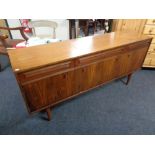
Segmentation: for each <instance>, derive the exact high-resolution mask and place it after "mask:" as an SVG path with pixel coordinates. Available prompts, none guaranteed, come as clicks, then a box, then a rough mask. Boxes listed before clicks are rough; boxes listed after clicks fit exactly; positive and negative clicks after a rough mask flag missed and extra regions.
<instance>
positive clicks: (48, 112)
mask: <svg viewBox="0 0 155 155" xmlns="http://www.w3.org/2000/svg"><path fill="white" fill-rule="evenodd" d="M46 112H47V117H48V121H50V120H51V109H50V108H47V109H46Z"/></svg>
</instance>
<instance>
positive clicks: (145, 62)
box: [143, 57, 151, 66]
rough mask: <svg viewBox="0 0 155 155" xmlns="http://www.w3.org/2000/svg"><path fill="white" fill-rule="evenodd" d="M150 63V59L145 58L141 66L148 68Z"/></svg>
mask: <svg viewBox="0 0 155 155" xmlns="http://www.w3.org/2000/svg"><path fill="white" fill-rule="evenodd" d="M150 62H151V58H148V57H146V58H145V60H144V63H143V65H147V66H149V65H150Z"/></svg>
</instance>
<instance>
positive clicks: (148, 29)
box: [143, 25, 155, 34]
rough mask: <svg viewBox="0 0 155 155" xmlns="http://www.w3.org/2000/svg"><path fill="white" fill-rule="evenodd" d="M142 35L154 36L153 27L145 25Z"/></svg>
mask: <svg viewBox="0 0 155 155" xmlns="http://www.w3.org/2000/svg"><path fill="white" fill-rule="evenodd" d="M143 33H144V34H155V26H152V25H145V28H144V32H143Z"/></svg>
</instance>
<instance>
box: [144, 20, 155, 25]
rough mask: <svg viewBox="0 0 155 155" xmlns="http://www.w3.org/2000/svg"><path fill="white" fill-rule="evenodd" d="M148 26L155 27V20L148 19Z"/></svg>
mask: <svg viewBox="0 0 155 155" xmlns="http://www.w3.org/2000/svg"><path fill="white" fill-rule="evenodd" d="M146 24H153V25H155V19H148V20H147V22H146Z"/></svg>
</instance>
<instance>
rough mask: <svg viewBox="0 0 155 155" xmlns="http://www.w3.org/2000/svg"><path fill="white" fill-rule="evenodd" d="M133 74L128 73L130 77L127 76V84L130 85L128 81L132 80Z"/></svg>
mask: <svg viewBox="0 0 155 155" xmlns="http://www.w3.org/2000/svg"><path fill="white" fill-rule="evenodd" d="M131 76H132V73H131V74H129V75H128V77H127V81H126V85H128V83H129V82H130V80H131Z"/></svg>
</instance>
